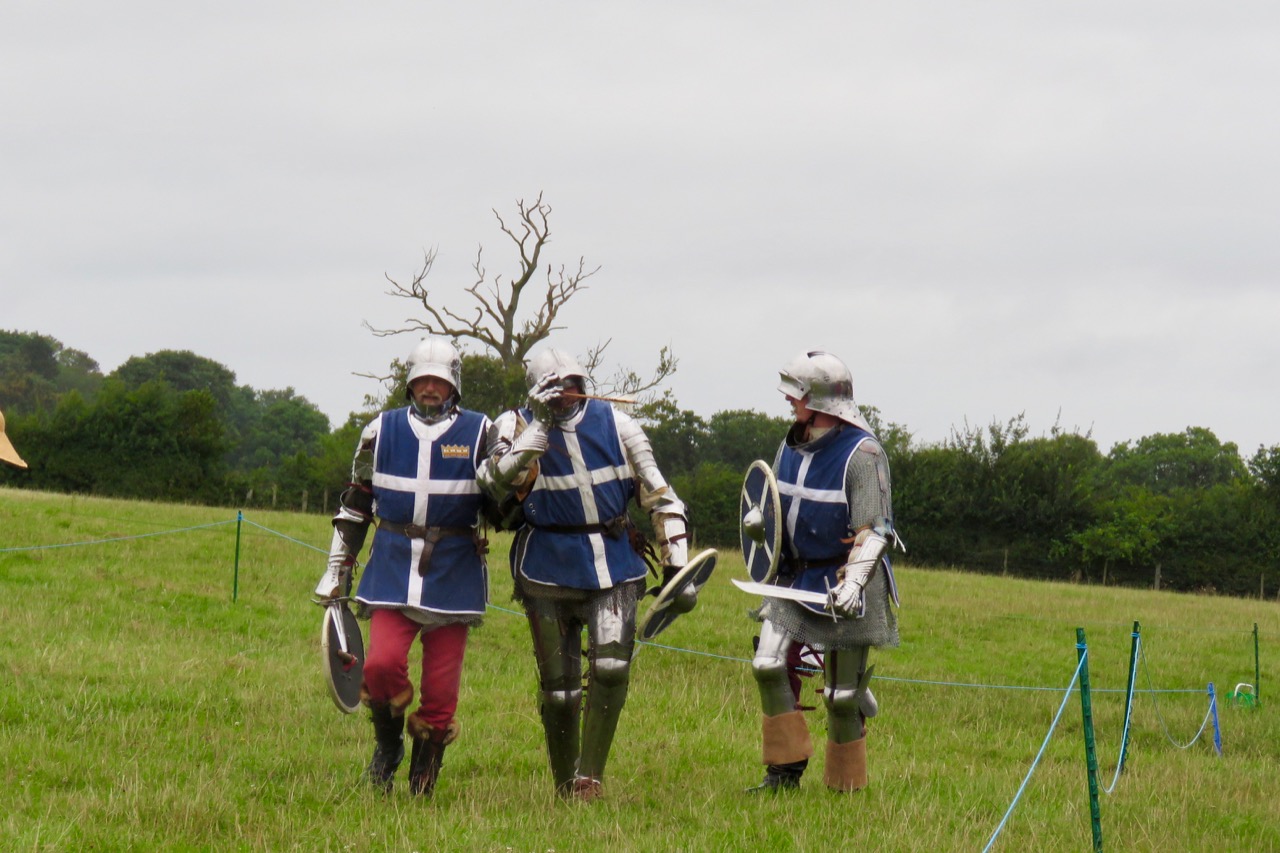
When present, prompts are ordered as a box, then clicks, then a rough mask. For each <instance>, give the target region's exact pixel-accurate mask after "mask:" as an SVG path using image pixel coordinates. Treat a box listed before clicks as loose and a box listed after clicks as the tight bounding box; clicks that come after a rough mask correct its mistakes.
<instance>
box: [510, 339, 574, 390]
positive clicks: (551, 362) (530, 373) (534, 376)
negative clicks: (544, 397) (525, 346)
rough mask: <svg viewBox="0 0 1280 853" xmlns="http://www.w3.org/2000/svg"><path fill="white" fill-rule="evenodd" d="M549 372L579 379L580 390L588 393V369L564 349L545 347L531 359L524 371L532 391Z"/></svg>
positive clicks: (526, 383) (526, 381)
mask: <svg viewBox="0 0 1280 853" xmlns="http://www.w3.org/2000/svg"><path fill="white" fill-rule="evenodd" d="M548 373H555V374H557V375H559V377H560V379H561V380H565V379H575V380H577V381H576V383H575V384H577V386H578V391H579V392H581V393H586V390H587V371H585V370H583V369H582V365H580V364H578V360H577V359H576V358H574V357H573V356H571V355H569V354H568V353H567V352H565V351H564V350H558V349H544V350H542V351H541V352H539V353H538V354H537V355H535V356H534V357H533V358H531V359H529V366H528V367H527V368H526V369H525V372H524V380H525V385H526V386H527V387H528V389H529V390H530V391H532V390H533V388H534V386H535V385H537V384H538V382H539V381H540V380H541V379H542V377H544V376H546V375H547V374H548Z"/></svg>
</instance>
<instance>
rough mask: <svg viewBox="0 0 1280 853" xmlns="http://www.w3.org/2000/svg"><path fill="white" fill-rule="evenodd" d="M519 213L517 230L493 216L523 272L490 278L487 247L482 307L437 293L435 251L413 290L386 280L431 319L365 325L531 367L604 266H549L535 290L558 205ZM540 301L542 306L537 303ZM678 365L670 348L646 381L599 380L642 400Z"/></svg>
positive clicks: (473, 291)
mask: <svg viewBox="0 0 1280 853" xmlns="http://www.w3.org/2000/svg"><path fill="white" fill-rule="evenodd" d="M516 210H517V212H518V213H519V218H518V221H516V222H514V223H512V224H508V223H507V221H506V220H504V219H503V218H502V215H501V214H500V213H498V211H497V210H494V211H493V215H494V216H495V217H496V218H497V220H498V227H499V228H500V229H501V230H502V233H503V234H505V235H507V238H508V239H510V241H511V242H512V243H513V244H514V245H515V247H516V250H517V253H518V255H519V258H520V269H519V271H518V272H517V273H516V274H514V275H512V276H510V277H509V278H507V279H506V280H504V277H503V276H502V275H501V274H497V275H495V276H493V278H492V280H490V277H489V272H488V270H487V269H486V268H485V265H484V247H483V246H480V247H479V248H478V249H477V250H476V260H475V263H474V264H472V269H473V270H474V271H475V276H476V277H475V281H474V282H473V283H472V284H471V285H470V286H469V287H467V288H466V292H467V293H469V294H470V295H471V298H472V299H474V300H475V302H476V303H477V304H476V305H474V306H473V307H472V308H471V309H470V310H467V311H460V310H459V311H455V310H454V309H453V308H450V307H448V306H446V305H444V304H443V302H442V301H441V300H440V299H439V298H437V297H436V296H433V295H432V291H431V289H429V288H428V286H427V283H426V279H427V276H428V275H429V274H430V272H431V268H432V266H433V265H434V264H435V260H436V251H435V250H434V249H432V250H429V251H427V252H425V253H424V257H423V262H422V269H421V270H420V271H419V272H418V273H417V274H416V275H415V276H414V277H413V280H412V281H411V282H409V283H408V284H402V283H400V282H398V281H396V280H395V279H393V278H392V277H391V276H390V275H387V276H386V279H387V281H389V282H390V283H391V289H390V290H388V291H387V294H388V295H389V296H395V297H397V298H401V299H411V300H413V301H414V302H417V303H418V304H419V305H421V306H422V310H423V311H424V312H425V318H423V317H407V318H405V321H404V322H405V325H404V326H401V327H400V328H395V329H375V328H374V327H373V326H371V325H369V324H368V323H365V327H366V328H368V329H369V330H370V331H371V332H373V333H374V334H375V335H377V336H379V337H388V336H390V335H399V334H403V333H406V332H419V333H424V332H425V333H428V334H434V335H442V336H445V337H450V338H453V339H455V340H473V341H476V342H477V343H479V344H481V345H482V346H483V347H484V348H485V349H486V350H488V351H490V352H491V353H493V354H494V355H495V356H497V358H498V359H499V360H500V361H501V362H502V365H503V367H505V368H509V369H515V368H517V367H518V368H521V369H523V367H524V364H525V362H526V361H527V359H528V357H529V353H530V352H531V351H532V350H533V348H534V347H535V346H537V345H538V344H539V343H540V342H541V341H543V340H545V339H546V338H547V337H549V336H550V335H551V333H552V332H554V331H557V330H559V329H563V328H565V327H564V326H562V325H557V323H556V321H557V317H558V315H559V313H560V309H562V308H563V307H564V306H565V304H566V303H567V302H568V301H569V300H570V299H572V298H573V297H574V296H575V295H576V294H577V293H578V292H580V291H583V290H586V289H587V285H586V281H587V279H589V278H591V277H592V276H593V275H595V274H596V273H597V272H599V271H600V267H598V266H597V267H594V268H591V269H588V268H587V265H586V259H585V257H579V258H578V265H577V268H576V269H575V270H572V271H570V270H569V268H567V267H565V266H564V265H561V266H560V267H559V268H558V269H557V268H555V267H553V266H552V265H551V264H549V263H548V264H546V266H545V273H544V274H545V276H546V284H545V287H541V286H540V287H539V289H536V290H535V289H529V288H530V287H531V285H533V283H534V279H535V276H538V274H539V271H540V270H543V269H544V267H543V263H542V250H543V248H544V247H545V246H546V245H547V243H549V242H550V241H551V227H550V217H551V205H549V204H547V203H546V202H544V201H543V199H542V193H539V194H538V197H537V199H535V200H534V202H533V203H532V204H526V203H525V202H524V200H523V199H519V200H517V201H516ZM539 280H541V277H540V276H539ZM534 299H537V300H538V301H537V302H534V301H533V300H534ZM522 300H523V301H524V305H525V306H530V305H532V306H535V307H533V308H532V311H533V314H532V316H531V317H530V316H527V315H528V311H525V312H523V313H522V311H521V307H522ZM608 345H609V341H605V342H604V343H603V344H600V345H599V346H597V347H595V348H593V349H592V350H591V351H589V352H588V353H587V355H586V356H585V357H584V359H583V362H584V363H583V367H584V368H586V370H587V371H588V372H589V373H592V374H593V375H594V371H595V369H596V368H598V367H599V366H600V363H601V359H602V356H603V353H604V351H605V348H606V347H608ZM677 364H678V362H677V360H676V359H675V357H674V356H672V355H671V352H670V350H669V349H668V348H667V347H663V348H662V350H661V351H660V352H659V355H658V366H657V368H656V369H655V370H654V372H653V376H652V378H651V379H649V380H645V379H643V378H642V377H640V376H639V375H638V374H636V373H634V372H632V371H629V370H625V369H621V370H619V371H618V373H617V375H616V376H615V377H614V378H613V379H611V380H610V381H609V382H607V383H600V382H597V383H596V385H597V387H598V388H602V389H605V391H606V393H622V394H628V395H631V396H636V395H642V394H644V393H645V392H649V391H652V390H653V389H655V388H657V387H658V386H659V385H660V384H661V383H662V382H663V381H664V380H666V378H667V377H668V376H670V375H671V374H673V373H675V371H676V367H677ZM360 375H366V376H370V378H376V379H380V380H383V381H384V382H386V381H388V380H392V377H388V376H372V375H370V374H360Z"/></svg>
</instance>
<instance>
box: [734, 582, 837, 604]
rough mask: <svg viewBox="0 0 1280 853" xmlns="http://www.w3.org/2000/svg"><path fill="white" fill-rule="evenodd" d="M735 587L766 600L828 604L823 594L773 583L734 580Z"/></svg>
mask: <svg viewBox="0 0 1280 853" xmlns="http://www.w3.org/2000/svg"><path fill="white" fill-rule="evenodd" d="M732 580H733V585H734V586H736V587H737V588H738V589H740V590H742V591H743V592H749V593H751V594H752V595H763V596H764V597H765V598H781V599H785V600H787V601H802V602H805V603H806V604H826V603H827V596H826V595H824V594H823V593H821V592H809V591H808V590H803V589H791V588H790V587H786V586H774V585H773V584H771V583H756V582H755V581H740V580H738V579H737V578H733V579H732Z"/></svg>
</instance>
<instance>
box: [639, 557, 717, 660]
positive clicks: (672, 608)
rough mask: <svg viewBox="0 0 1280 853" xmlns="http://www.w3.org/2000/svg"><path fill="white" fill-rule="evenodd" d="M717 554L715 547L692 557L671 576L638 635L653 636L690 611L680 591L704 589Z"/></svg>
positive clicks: (650, 609)
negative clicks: (683, 601) (682, 600)
mask: <svg viewBox="0 0 1280 853" xmlns="http://www.w3.org/2000/svg"><path fill="white" fill-rule="evenodd" d="M717 555H718V554H717V551H716V549H714V548H708V549H707V550H705V551H703V552H702V553H700V554H698V555H697V556H696V557H694V558H693V559H692V560H690V561H689V563H688V564H687V565H686V566H685V567H684V568H683V569H681V570H680V571H679V572H677V573H676V576H675V577H673V578H672V579H671V583H669V584H667V585H666V586H664V587H663V588H662V590H661V591H660V592H659V593H658V597H657V598H656V599H654V602H653V604H651V605H650V606H649V609H648V610H647V611H646V612H645V614H644V619H642V620H641V621H640V625H639V627H638V628H637V629H636V635H637V636H638V637H639V638H640V639H641V640H652V639H653V638H654V637H656V636H658V635H659V634H661V633H662V632H663V631H665V630H666V628H667V626H668V625H670V624H671V623H672V622H674V621H676V619H678V618H680V617H681V616H682V615H684V614H685V613H686V612H688V611H686V610H682V609H680V605H679V598H680V596H681V594H682V593H684V592H685V590H686V589H688V588H689V587H690V586H692V587H693V589H694V591H695V592H696V591H697V590H700V589H702V587H703V586H704V585H705V584H706V582H707V581H708V580H709V579H710V577H711V573H712V572H713V571H715V568H716V557H717Z"/></svg>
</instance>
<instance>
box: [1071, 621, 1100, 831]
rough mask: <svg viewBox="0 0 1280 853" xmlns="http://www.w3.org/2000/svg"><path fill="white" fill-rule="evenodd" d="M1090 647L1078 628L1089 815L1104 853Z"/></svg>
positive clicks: (1077, 653) (1077, 651)
mask: <svg viewBox="0 0 1280 853" xmlns="http://www.w3.org/2000/svg"><path fill="white" fill-rule="evenodd" d="M1087 654H1088V647H1087V646H1086V645H1085V641H1084V628H1076V660H1077V662H1078V663H1079V666H1080V710H1081V713H1082V715H1083V718H1084V756H1085V766H1086V767H1087V768H1088V771H1089V817H1090V820H1091V823H1092V824H1093V850H1094V853H1102V810H1101V808H1100V807H1099V805H1098V750H1097V744H1096V743H1095V742H1094V739H1093V701H1092V699H1091V698H1090V696H1089V661H1088V658H1087Z"/></svg>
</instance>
